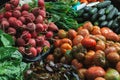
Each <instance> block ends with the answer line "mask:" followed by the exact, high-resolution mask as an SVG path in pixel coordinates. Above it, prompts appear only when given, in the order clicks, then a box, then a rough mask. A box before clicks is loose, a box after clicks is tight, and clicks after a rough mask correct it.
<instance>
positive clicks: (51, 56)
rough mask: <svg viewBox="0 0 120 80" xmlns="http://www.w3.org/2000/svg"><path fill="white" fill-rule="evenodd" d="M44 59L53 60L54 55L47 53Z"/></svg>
mask: <svg viewBox="0 0 120 80" xmlns="http://www.w3.org/2000/svg"><path fill="white" fill-rule="evenodd" d="M46 60H47V61H48V62H49V61H54V56H53V54H49V55H48V56H47V58H46Z"/></svg>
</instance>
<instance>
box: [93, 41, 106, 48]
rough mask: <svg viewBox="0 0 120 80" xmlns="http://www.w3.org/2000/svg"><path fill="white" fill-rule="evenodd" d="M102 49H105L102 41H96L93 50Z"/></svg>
mask: <svg viewBox="0 0 120 80" xmlns="http://www.w3.org/2000/svg"><path fill="white" fill-rule="evenodd" d="M104 49H105V42H104V41H102V40H99V41H97V44H96V46H95V50H104Z"/></svg>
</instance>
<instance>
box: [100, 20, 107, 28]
mask: <svg viewBox="0 0 120 80" xmlns="http://www.w3.org/2000/svg"><path fill="white" fill-rule="evenodd" d="M107 24H108V22H107V21H103V22H101V24H100V26H101V27H105V26H107Z"/></svg>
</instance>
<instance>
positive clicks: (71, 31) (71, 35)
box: [68, 29, 77, 39]
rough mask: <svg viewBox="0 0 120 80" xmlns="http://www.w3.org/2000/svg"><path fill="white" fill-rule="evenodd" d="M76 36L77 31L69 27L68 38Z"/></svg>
mask: <svg viewBox="0 0 120 80" xmlns="http://www.w3.org/2000/svg"><path fill="white" fill-rule="evenodd" d="M76 36H77V32H76V31H75V30H74V29H69V31H68V37H69V38H70V39H74V38H75V37H76Z"/></svg>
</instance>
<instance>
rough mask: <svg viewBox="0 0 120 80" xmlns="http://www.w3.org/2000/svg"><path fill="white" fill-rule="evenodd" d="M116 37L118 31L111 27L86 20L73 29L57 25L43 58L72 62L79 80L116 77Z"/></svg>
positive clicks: (119, 50)
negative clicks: (60, 27)
mask: <svg viewBox="0 0 120 80" xmlns="http://www.w3.org/2000/svg"><path fill="white" fill-rule="evenodd" d="M119 41H120V35H117V34H116V33H114V32H113V31H112V30H111V29H109V28H107V27H103V28H100V27H99V26H94V25H93V24H92V23H91V22H89V21H87V22H85V23H84V24H83V25H82V26H80V27H79V28H78V29H77V30H74V29H69V30H68V31H65V30H63V29H60V30H59V31H58V33H57V35H56V36H55V37H54V47H55V49H54V51H53V53H50V54H49V55H48V56H47V58H46V61H47V62H50V61H53V62H55V63H64V64H69V65H73V66H74V67H75V68H76V69H77V71H78V74H79V77H80V78H81V79H82V80H105V79H106V80H113V79H116V80H119V79H120V76H119V72H120V66H119V65H120V43H119ZM114 73H115V74H117V75H118V76H117V77H116V76H115V75H114ZM110 76H112V78H113V79H110V78H111V77H110Z"/></svg>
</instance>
